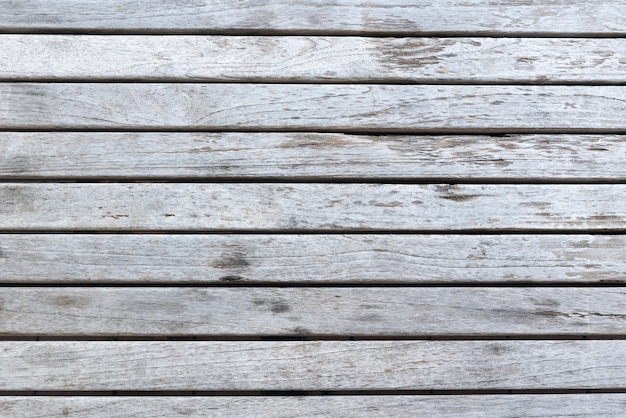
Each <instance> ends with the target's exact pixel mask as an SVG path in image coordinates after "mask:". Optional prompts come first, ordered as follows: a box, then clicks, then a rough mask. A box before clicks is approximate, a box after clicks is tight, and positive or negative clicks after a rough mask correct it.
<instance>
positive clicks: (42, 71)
mask: <svg viewBox="0 0 626 418" xmlns="http://www.w3.org/2000/svg"><path fill="white" fill-rule="evenodd" d="M624 51H626V39H623V38H617V39H581V38H570V39H563V38H557V39H555V38H547V39H546V38H365V37H328V36H324V37H312V36H309V37H293V36H290V37H258V36H250V37H249V36H246V37H242V36H234V37H233V36H231V37H228V36H216V37H207V36H158V37H156V36H137V35H135V36H98V35H84V36H69V35H3V36H0V80H5V81H6V80H13V79H17V80H42V79H43V80H73V79H78V80H131V79H132V80H142V81H143V80H160V81H171V80H176V81H180V80H182V81H189V80H195V81H198V80H199V81H256V82H285V81H300V82H330V81H332V82H351V81H352V82H354V81H356V82H367V81H370V82H371V81H378V82H404V83H412V82H414V83H420V82H443V81H445V82H462V83H467V82H500V83H503V82H531V83H549V82H559V83H572V82H575V83H580V82H603V83H624V82H626V77H625V76H624V74H625V73H626V53H625V52H624Z"/></svg>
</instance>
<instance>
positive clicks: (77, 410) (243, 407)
mask: <svg viewBox="0 0 626 418" xmlns="http://www.w3.org/2000/svg"><path fill="white" fill-rule="evenodd" d="M624 410H626V395H624V394H613V393H611V394H609V393H594V394H580V395H578V394H577V395H489V396H479V395H456V396H455V395H451V396H450V395H437V396H427V395H422V396H393V395H391V396H371V395H370V396H298V397H296V396H293V397H287V396H271V397H268V396H210V397H201V396H190V397H181V396H168V397H155V396H150V397H137V396H124V397H119V396H112V397H103V396H82V397H65V396H44V397H33V396H19V397H18V396H14V397H10V396H5V397H0V413H3V414H5V415H6V416H10V417H12V418H31V417H33V416H38V417H44V416H45V417H49V418H62V417H69V418H79V417H80V418H82V417H85V416H89V417H91V418H116V417H124V418H125V417H128V416H133V417H136V418H153V417H155V416H160V415H164V414H166V415H167V416H168V417H198V418H199V417H226V418H228V417H241V416H254V417H259V418H263V417H266V418H275V417H299V416H302V414H303V412H305V411H306V414H307V415H309V416H324V417H326V416H328V417H330V416H338V415H341V416H359V417H381V418H382V417H389V416H393V417H406V418H413V417H425V418H430V417H435V416H436V417H442V418H479V417H483V416H485V414H488V415H491V416H497V417H507V418H513V417H518V416H519V415H520V413H522V414H523V416H525V417H543V418H557V417H558V418H561V417H564V416H567V417H571V418H585V417H586V418H591V417H599V416H602V417H621V416H622V415H623V413H624Z"/></svg>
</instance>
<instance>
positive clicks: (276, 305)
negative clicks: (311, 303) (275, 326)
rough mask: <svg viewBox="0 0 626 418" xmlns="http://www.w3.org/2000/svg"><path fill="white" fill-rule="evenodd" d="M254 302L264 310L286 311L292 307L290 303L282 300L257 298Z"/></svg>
mask: <svg viewBox="0 0 626 418" xmlns="http://www.w3.org/2000/svg"><path fill="white" fill-rule="evenodd" d="M252 303H254V305H256V306H258V307H260V308H261V309H263V310H264V311H267V310H269V311H271V312H272V313H285V312H289V311H291V307H290V306H289V304H288V303H287V302H284V301H282V300H272V301H267V300H260V299H257V300H255V301H253V302H252Z"/></svg>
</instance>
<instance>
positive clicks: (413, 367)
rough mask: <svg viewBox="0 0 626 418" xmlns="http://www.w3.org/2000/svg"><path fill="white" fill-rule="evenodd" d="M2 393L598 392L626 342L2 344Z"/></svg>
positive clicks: (612, 375)
mask: <svg viewBox="0 0 626 418" xmlns="http://www.w3.org/2000/svg"><path fill="white" fill-rule="evenodd" d="M0 385H1V386H2V387H3V388H4V389H5V390H354V389H361V390H367V389H372V390H376V389H379V390H382V389H390V390H393V389H415V390H432V389H440V390H445V389H465V390H471V389H575V388H577V389H600V388H623V387H625V386H626V341H624V340H586V341H580V340H579V341H303V342H300V341H297V342H296V341H280V342H271V341H203V342H200V341H171V342H168V341H133V342H129V341H76V342H71V341H2V342H0Z"/></svg>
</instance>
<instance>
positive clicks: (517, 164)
mask: <svg viewBox="0 0 626 418" xmlns="http://www.w3.org/2000/svg"><path fill="white" fill-rule="evenodd" d="M618 155H626V136H624V135H545V134H544V135H507V136H505V137H502V138H500V137H493V136H487V135H483V136H469V135H458V136H452V135H441V136H409V135H381V136H364V135H346V134H317V133H276V132H264V133H253V132H248V133H240V132H221V133H200V132H194V133H189V132H187V133H185V132H180V133H167V132H141V133H140V132H123V133H118V132H0V178H2V179H5V180H20V179H49V178H55V179H74V178H89V179H93V178H105V179H137V178H143V179H150V178H174V179H189V178H201V179H207V178H209V179H210V178H221V179H242V178H243V179H250V180H255V179H256V180H258V179H259V178H265V179H277V180H280V179H286V178H290V179H298V180H329V179H330V180H332V179H351V180H358V179H374V178H380V179H408V180H430V181H432V180H433V179H434V180H440V179H450V180H456V179H460V180H463V179H472V180H484V181H488V180H494V179H497V180H500V181H502V180H511V179H517V180H520V179H524V180H532V181H537V180H545V181H568V180H575V181H607V180H610V181H626V164H624V162H623V160H622V159H621V158H616V156H618Z"/></svg>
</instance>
